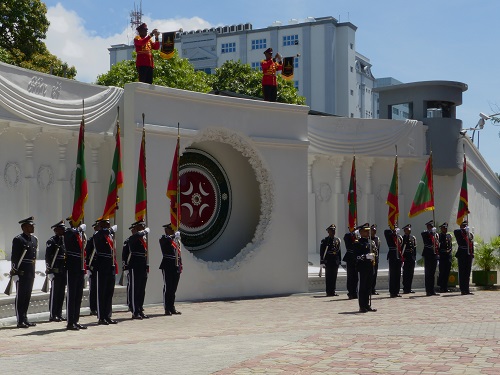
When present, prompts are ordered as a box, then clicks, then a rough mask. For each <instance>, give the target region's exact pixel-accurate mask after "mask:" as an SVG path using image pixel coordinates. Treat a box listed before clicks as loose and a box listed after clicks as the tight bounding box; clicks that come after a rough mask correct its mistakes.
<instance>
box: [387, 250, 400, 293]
mask: <svg viewBox="0 0 500 375" xmlns="http://www.w3.org/2000/svg"><path fill="white" fill-rule="evenodd" d="M400 288H401V259H397V258H394V259H389V294H390V295H391V296H395V295H398V294H399V289H400Z"/></svg>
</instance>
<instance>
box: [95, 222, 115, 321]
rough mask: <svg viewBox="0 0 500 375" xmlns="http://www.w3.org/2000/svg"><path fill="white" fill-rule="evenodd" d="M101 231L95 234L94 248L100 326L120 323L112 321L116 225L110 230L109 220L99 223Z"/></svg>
mask: <svg viewBox="0 0 500 375" xmlns="http://www.w3.org/2000/svg"><path fill="white" fill-rule="evenodd" d="M99 225H100V229H99V230H98V231H97V232H96V233H95V234H94V246H95V248H96V256H97V263H96V265H97V317H98V319H99V320H98V324H99V325H108V324H116V323H118V322H117V321H116V320H113V319H111V315H112V314H113V311H112V310H113V309H112V307H113V294H114V292H115V281H116V274H117V273H118V265H117V264H116V249H115V242H114V234H115V232H116V225H115V226H113V228H110V224H109V220H107V219H101V220H100V221H99Z"/></svg>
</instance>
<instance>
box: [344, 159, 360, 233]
mask: <svg viewBox="0 0 500 375" xmlns="http://www.w3.org/2000/svg"><path fill="white" fill-rule="evenodd" d="M347 205H348V207H349V215H348V221H349V231H351V232H353V231H354V229H356V222H357V221H358V199H357V196H356V156H353V158H352V168H351V181H350V182H349V192H348V194H347Z"/></svg>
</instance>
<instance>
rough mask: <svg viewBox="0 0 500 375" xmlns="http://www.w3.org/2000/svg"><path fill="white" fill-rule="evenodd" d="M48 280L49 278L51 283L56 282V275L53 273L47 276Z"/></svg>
mask: <svg viewBox="0 0 500 375" xmlns="http://www.w3.org/2000/svg"><path fill="white" fill-rule="evenodd" d="M47 278H48V279H49V280H50V281H52V280H54V274H53V273H49V274H48V275H47Z"/></svg>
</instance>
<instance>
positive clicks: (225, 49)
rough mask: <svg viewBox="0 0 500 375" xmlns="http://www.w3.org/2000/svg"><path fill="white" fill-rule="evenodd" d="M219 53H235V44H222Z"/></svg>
mask: <svg viewBox="0 0 500 375" xmlns="http://www.w3.org/2000/svg"><path fill="white" fill-rule="evenodd" d="M220 52H221V53H230V52H236V43H235V42H233V43H222V49H221V51H220Z"/></svg>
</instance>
